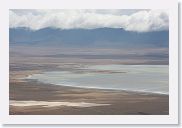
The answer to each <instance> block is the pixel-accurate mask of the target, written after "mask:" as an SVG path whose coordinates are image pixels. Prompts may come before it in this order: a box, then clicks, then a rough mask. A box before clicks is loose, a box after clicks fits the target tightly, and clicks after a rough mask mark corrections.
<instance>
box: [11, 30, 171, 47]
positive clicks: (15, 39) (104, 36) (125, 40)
mask: <svg viewBox="0 0 182 128" xmlns="http://www.w3.org/2000/svg"><path fill="white" fill-rule="evenodd" d="M9 41H10V45H16V44H18V45H35V46H43V45H44V46H61V47H168V46H169V45H168V42H169V32H168V31H155V32H143V33H138V32H131V31H125V30H124V29H122V28H120V29H119V28H97V29H67V30H62V29H54V28H44V29H40V30H36V31H33V30H30V29H28V28H10V29H9Z"/></svg>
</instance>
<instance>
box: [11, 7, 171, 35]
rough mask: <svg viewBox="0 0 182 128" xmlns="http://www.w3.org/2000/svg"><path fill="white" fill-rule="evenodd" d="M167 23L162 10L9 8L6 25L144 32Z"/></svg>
mask: <svg viewBox="0 0 182 128" xmlns="http://www.w3.org/2000/svg"><path fill="white" fill-rule="evenodd" d="M168 22H169V20H168V12H167V11H165V10H121V9H120V10H10V22H9V25H10V27H11V28H15V27H28V28H30V29H32V30H38V29H41V28H45V27H53V28H60V29H74V28H84V29H92V28H101V27H110V28H124V29H125V30H128V31H137V32H147V31H159V30H168V24H169V23H168Z"/></svg>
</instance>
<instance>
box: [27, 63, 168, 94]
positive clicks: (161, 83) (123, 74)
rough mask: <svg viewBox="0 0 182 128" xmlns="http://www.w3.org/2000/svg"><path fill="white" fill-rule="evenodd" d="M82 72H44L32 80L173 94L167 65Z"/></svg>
mask: <svg viewBox="0 0 182 128" xmlns="http://www.w3.org/2000/svg"><path fill="white" fill-rule="evenodd" d="M82 70H84V71H79V72H74V71H73V72H71V71H56V72H55V71H54V72H44V73H42V74H34V75H32V76H30V77H28V79H36V80H38V81H40V82H44V83H51V84H55V85H64V86H74V87H84V88H101V89H116V90H129V91H141V92H151V93H162V94H168V93H169V72H168V70H169V66H167V65H96V66H88V67H85V68H82ZM93 71H105V72H93ZM106 71H112V72H106ZM113 72H116V73H113Z"/></svg>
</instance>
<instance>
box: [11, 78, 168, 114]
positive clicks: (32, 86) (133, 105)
mask: <svg viewBox="0 0 182 128" xmlns="http://www.w3.org/2000/svg"><path fill="white" fill-rule="evenodd" d="M166 114H169V96H168V95H162V94H149V93H139V92H128V91H114V90H100V89H84V88H74V87H65V86H57V85H50V84H43V83H39V82H36V81H16V82H15V81H12V82H11V81H10V115H166Z"/></svg>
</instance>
